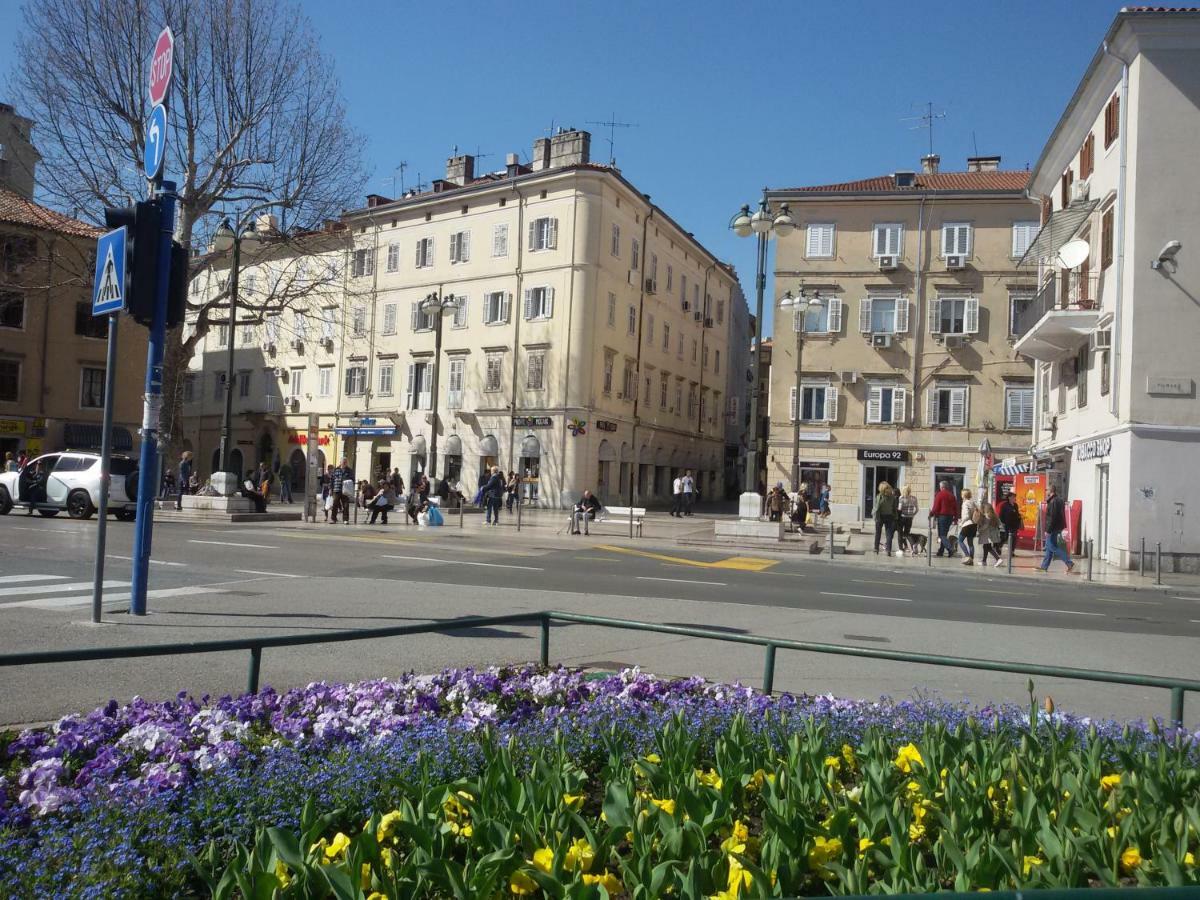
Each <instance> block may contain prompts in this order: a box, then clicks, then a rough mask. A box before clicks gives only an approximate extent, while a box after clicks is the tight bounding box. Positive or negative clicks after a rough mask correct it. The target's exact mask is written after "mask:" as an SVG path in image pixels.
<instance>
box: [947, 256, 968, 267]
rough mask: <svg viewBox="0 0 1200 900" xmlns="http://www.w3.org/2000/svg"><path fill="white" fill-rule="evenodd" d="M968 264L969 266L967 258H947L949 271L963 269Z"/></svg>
mask: <svg viewBox="0 0 1200 900" xmlns="http://www.w3.org/2000/svg"><path fill="white" fill-rule="evenodd" d="M966 264H967V258H966V257H965V256H957V255H956V256H947V257H946V268H947V269H961V268H962V267H963V266H965V265H966Z"/></svg>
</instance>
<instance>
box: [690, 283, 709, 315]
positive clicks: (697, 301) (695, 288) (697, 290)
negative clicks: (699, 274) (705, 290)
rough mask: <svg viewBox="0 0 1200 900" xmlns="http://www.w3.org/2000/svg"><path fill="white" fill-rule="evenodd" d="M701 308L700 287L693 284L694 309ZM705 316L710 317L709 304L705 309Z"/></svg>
mask: <svg viewBox="0 0 1200 900" xmlns="http://www.w3.org/2000/svg"><path fill="white" fill-rule="evenodd" d="M699 308H700V285H698V284H693V285H692V309H699ZM704 314H705V315H708V306H707V304H706V305H705V307H704Z"/></svg>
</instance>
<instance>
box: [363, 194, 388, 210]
mask: <svg viewBox="0 0 1200 900" xmlns="http://www.w3.org/2000/svg"><path fill="white" fill-rule="evenodd" d="M391 202H392V201H391V200H390V199H389V198H387V197H385V196H383V194H367V209H374V208H375V207H377V206H382V205H383V204H385V203H391Z"/></svg>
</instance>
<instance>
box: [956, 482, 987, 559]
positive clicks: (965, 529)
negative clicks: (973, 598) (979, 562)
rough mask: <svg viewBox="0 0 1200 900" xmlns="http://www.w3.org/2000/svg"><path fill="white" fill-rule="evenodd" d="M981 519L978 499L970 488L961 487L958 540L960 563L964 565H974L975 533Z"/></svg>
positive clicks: (981, 513)
mask: <svg viewBox="0 0 1200 900" xmlns="http://www.w3.org/2000/svg"><path fill="white" fill-rule="evenodd" d="M982 519H983V512H982V510H981V509H980V508H979V501H978V500H976V499H975V498H974V496H973V495H972V493H971V489H970V488H963V491H962V510H961V512H960V513H959V520H958V525H959V528H958V542H959V546H961V547H962V552H963V561H962V564H963V565H964V566H973V565H975V534H976V532H977V531H979V523H980V521H982Z"/></svg>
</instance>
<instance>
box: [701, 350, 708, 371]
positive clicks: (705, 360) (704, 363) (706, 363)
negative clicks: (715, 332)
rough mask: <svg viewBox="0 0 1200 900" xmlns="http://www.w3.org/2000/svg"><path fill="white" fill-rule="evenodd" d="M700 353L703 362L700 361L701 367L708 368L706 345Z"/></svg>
mask: <svg viewBox="0 0 1200 900" xmlns="http://www.w3.org/2000/svg"><path fill="white" fill-rule="evenodd" d="M701 355H702V356H703V357H704V362H703V363H702V366H703V368H705V369H707V368H708V347H705V348H704V352H703V353H702V354H701Z"/></svg>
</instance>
